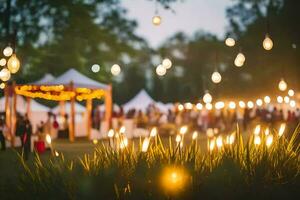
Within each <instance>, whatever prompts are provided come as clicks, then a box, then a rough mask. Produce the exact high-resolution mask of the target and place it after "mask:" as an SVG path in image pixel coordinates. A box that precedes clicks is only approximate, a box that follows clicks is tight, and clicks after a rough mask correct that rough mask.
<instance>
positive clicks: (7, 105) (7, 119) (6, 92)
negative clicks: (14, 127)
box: [4, 85, 14, 147]
mask: <svg viewBox="0 0 300 200" xmlns="http://www.w3.org/2000/svg"><path fill="white" fill-rule="evenodd" d="M10 89H11V87H10V86H9V85H6V87H5V88H4V96H5V124H6V127H7V130H8V134H9V138H10V142H11V146H12V147H13V146H14V141H13V138H12V131H11V121H10V119H11V118H10V115H11V109H10V101H9V96H10V95H9V94H10Z"/></svg>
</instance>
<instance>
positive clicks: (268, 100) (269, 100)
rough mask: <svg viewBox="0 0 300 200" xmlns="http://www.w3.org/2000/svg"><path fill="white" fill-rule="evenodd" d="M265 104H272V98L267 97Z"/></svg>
mask: <svg viewBox="0 0 300 200" xmlns="http://www.w3.org/2000/svg"><path fill="white" fill-rule="evenodd" d="M264 102H265V103H266V104H268V103H270V102H271V98H270V97H269V96H265V98H264Z"/></svg>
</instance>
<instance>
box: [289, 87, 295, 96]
mask: <svg viewBox="0 0 300 200" xmlns="http://www.w3.org/2000/svg"><path fill="white" fill-rule="evenodd" d="M288 95H289V96H290V97H293V96H294V95H295V91H294V90H292V89H290V90H289V91H288Z"/></svg>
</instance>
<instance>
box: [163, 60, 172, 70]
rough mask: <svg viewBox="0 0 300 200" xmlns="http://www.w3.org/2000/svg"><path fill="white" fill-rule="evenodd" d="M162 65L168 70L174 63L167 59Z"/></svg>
mask: <svg viewBox="0 0 300 200" xmlns="http://www.w3.org/2000/svg"><path fill="white" fill-rule="evenodd" d="M162 65H163V66H164V67H165V68H166V69H170V68H171V67H172V61H171V60H170V59H169V58H165V59H164V60H163V61H162Z"/></svg>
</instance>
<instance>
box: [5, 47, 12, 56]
mask: <svg viewBox="0 0 300 200" xmlns="http://www.w3.org/2000/svg"><path fill="white" fill-rule="evenodd" d="M12 54H13V49H12V48H11V47H10V46H7V47H5V49H4V50H3V55H4V56H6V57H9V56H11V55H12Z"/></svg>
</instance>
